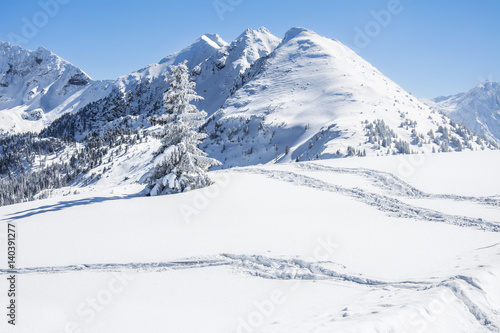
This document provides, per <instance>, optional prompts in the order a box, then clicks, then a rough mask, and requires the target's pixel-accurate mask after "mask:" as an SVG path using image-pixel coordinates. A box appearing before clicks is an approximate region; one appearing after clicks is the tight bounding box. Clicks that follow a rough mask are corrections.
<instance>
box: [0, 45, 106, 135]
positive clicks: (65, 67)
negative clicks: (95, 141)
mask: <svg viewBox="0 0 500 333" xmlns="http://www.w3.org/2000/svg"><path fill="white" fill-rule="evenodd" d="M109 91H110V82H105V81H93V80H92V79H91V78H90V77H89V76H88V75H87V74H85V73H84V72H83V71H82V70H80V69H79V68H78V67H75V66H73V65H72V64H70V63H69V62H67V61H65V60H63V59H61V58H59V57H58V56H56V55H55V54H53V53H52V52H50V51H49V50H47V49H45V48H43V47H39V48H38V49H37V50H36V51H29V50H26V49H23V48H21V47H20V46H17V45H11V44H10V43H8V42H5V43H4V42H1V41H0V134H1V133H2V132H3V133H4V134H5V133H17V132H26V131H40V130H41V129H42V128H44V127H45V126H47V125H48V124H50V123H51V122H52V121H53V120H55V119H56V118H58V117H59V116H61V115H62V114H64V113H67V112H73V111H77V110H78V109H80V108H81V107H83V106H85V105H86V104H88V103H89V102H92V101H95V100H98V99H100V98H102V97H104V96H105V95H107V94H109Z"/></svg>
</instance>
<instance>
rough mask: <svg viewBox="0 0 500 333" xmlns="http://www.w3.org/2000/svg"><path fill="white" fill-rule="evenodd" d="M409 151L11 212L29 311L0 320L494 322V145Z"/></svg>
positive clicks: (94, 326) (461, 332)
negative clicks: (164, 192)
mask: <svg viewBox="0 0 500 333" xmlns="http://www.w3.org/2000/svg"><path fill="white" fill-rule="evenodd" d="M135 153H137V151H134V154H135ZM415 156H416V155H409V156H408V155H407V156H404V155H400V156H383V157H366V158H351V159H333V160H329V161H316V162H304V163H293V164H278V165H271V166H256V167H247V168H235V169H232V170H223V171H217V172H212V173H211V174H210V176H211V177H212V178H213V179H214V180H215V184H214V185H212V186H211V187H209V188H206V189H202V190H196V191H192V192H188V193H182V194H178V195H170V196H163V197H137V196H133V195H129V194H130V193H134V189H133V188H130V186H132V185H129V187H128V188H127V189H124V188H123V187H116V186H115V184H112V183H107V184H104V183H103V184H101V185H96V186H94V187H89V188H87V189H80V190H82V191H85V190H88V192H84V193H81V194H79V195H77V196H66V197H64V196H60V197H56V198H52V199H48V200H43V201H38V202H31V203H25V204H18V205H12V206H8V207H2V208H0V219H1V221H2V222H3V223H4V226H3V228H1V229H0V237H1V236H5V235H4V233H5V232H6V226H5V224H6V223H13V224H15V226H16V227H15V228H16V230H17V233H18V235H19V245H18V253H17V258H18V261H17V268H18V269H19V274H18V275H17V279H18V280H17V281H18V284H17V288H18V292H19V293H18V296H17V297H18V298H17V301H18V303H17V304H18V305H19V307H18V323H17V326H16V327H15V330H14V329H12V327H10V326H9V325H8V324H7V323H6V320H3V321H1V322H0V331H2V332H19V333H24V332H26V333H28V332H29V333H31V332H39V333H45V332H67V331H71V330H73V331H74V332H76V331H78V330H81V331H84V332H93V333H100V332H123V333H127V332H183V333H189V332H193V333H194V332H207V333H210V332H228V333H229V332H236V333H249V332H269V333H278V332H280V333H283V332H287V333H292V332H339V333H340V332H343V333H351V332H352V333H354V332H356V333H372V332H380V333H382V332H383V333H385V332H407V333H448V332H453V333H484V332H498V331H499V327H500V315H499V314H500V298H499V297H500V289H499V286H500V246H499V243H500V237H499V235H500V234H499V233H498V232H495V231H494V230H497V231H498V227H499V226H500V202H499V195H500V193H499V189H500V178H499V177H497V173H498V172H497V166H498V164H499V163H500V152H499V151H480V152H464V153H460V154H429V155H419V157H420V158H419V159H418V162H417V160H416V159H415V158H414V157H415ZM408 165H410V166H412V167H413V170H412V172H408ZM401 166H405V168H404V169H401ZM139 169H140V168H139ZM114 170H115V172H116V176H117V178H118V176H119V173H120V172H121V176H122V177H124V176H132V177H134V176H135V175H139V174H140V171H141V170H138V169H135V170H128V169H126V168H123V169H121V170H120V171H119V168H118V167H117V168H115V169H114ZM402 170H404V172H401V171H402ZM450 170H452V172H450ZM108 185H112V186H111V187H108ZM135 186H136V187H137V185H135ZM70 190H71V192H73V191H74V190H75V188H72V189H69V188H67V189H65V192H69V191H70ZM136 190H137V189H136ZM3 239H4V238H0V241H3ZM6 259H7V258H6V257H5V256H4V257H3V258H2V259H1V260H0V269H1V270H0V275H1V276H2V278H1V279H0V289H1V290H8V285H7V279H6V278H5V274H6V271H5V269H6ZM0 302H1V303H2V304H7V302H8V300H7V294H6V293H1V294H0Z"/></svg>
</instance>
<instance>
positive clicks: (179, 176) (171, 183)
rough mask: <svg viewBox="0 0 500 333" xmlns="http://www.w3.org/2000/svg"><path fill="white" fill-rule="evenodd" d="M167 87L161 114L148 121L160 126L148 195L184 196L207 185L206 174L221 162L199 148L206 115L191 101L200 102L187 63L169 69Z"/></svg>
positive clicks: (208, 182)
mask: <svg viewBox="0 0 500 333" xmlns="http://www.w3.org/2000/svg"><path fill="white" fill-rule="evenodd" d="M167 82H168V83H169V84H170V87H169V88H168V89H167V90H166V91H165V93H164V94H163V113H162V114H159V115H156V116H153V117H151V119H150V120H151V122H152V123H153V124H154V125H161V126H163V127H162V129H161V130H160V132H159V133H158V134H157V136H158V137H159V138H160V139H161V147H160V148H159V149H158V151H156V153H155V157H154V160H153V161H154V164H155V167H154V170H153V173H152V175H151V178H150V185H149V189H150V191H149V195H151V196H156V195H161V194H171V193H179V192H185V191H189V190H193V189H197V188H202V187H206V186H208V185H210V184H211V183H212V182H211V180H210V178H209V177H208V176H207V174H206V172H207V171H208V169H209V168H210V167H211V166H214V165H220V162H219V161H217V160H215V159H213V158H209V157H207V154H206V153H205V152H203V151H202V150H201V149H199V148H198V145H199V144H200V143H201V142H202V141H203V140H204V139H205V137H206V134H204V133H200V132H199V128H200V126H201V125H203V123H204V120H205V117H206V116H207V113H206V112H205V111H200V110H198V109H197V108H196V106H194V105H193V104H191V101H196V100H201V99H202V97H201V96H198V95H197V94H196V92H195V91H194V88H195V83H194V82H192V81H190V79H189V72H188V68H187V66H186V63H185V62H183V63H181V64H179V65H177V66H172V67H171V73H170V74H169V75H168V76H167Z"/></svg>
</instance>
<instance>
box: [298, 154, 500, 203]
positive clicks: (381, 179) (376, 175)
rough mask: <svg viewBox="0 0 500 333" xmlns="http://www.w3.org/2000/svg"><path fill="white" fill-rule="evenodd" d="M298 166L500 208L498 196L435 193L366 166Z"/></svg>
mask: <svg viewBox="0 0 500 333" xmlns="http://www.w3.org/2000/svg"><path fill="white" fill-rule="evenodd" d="M296 167H297V168H299V169H302V170H307V171H321V172H332V173H341V174H353V175H361V176H364V177H365V178H367V179H368V180H370V181H371V182H372V183H373V184H374V185H375V186H378V187H381V188H383V189H384V190H386V191H387V192H388V193H390V194H392V195H397V196H403V197H408V198H413V199H448V200H455V201H471V202H474V203H479V204H482V205H487V206H494V207H499V208H500V198H498V197H473V196H463V195H455V194H433V193H426V192H423V191H421V190H419V189H417V188H416V187H414V186H412V185H410V184H408V183H407V182H405V181H403V180H402V179H400V178H398V177H396V176H395V175H393V174H392V173H389V172H383V171H377V170H372V169H364V168H340V167H330V166H325V165H320V164H316V163H308V164H303V163H297V166H296Z"/></svg>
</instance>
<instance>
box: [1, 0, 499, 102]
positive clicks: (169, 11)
mask: <svg viewBox="0 0 500 333" xmlns="http://www.w3.org/2000/svg"><path fill="white" fill-rule="evenodd" d="M54 1H59V2H60V3H64V4H60V5H59V8H57V10H54V9H55V8H54V7H53V6H48V7H47V6H45V9H44V8H43V7H44V6H42V5H41V3H45V4H50V3H53V2H54ZM397 1H398V0H380V1H379V0H366V1H361V0H358V1H356V0H323V1H320V0H309V1H299V0H274V1H273V0H182V1H180V0H179V1H170V0H156V1H154V0H137V1H130V0H120V1H115V0H41V1H38V0H36V1H35V0H22V1H21V0H2V1H1V3H0V40H3V41H9V40H12V38H16V37H21V38H22V39H20V41H21V45H22V46H24V47H26V48H28V49H36V48H37V47H38V46H39V45H43V46H45V47H46V48H48V49H49V50H51V51H52V52H54V53H56V54H57V55H59V56H61V57H63V58H64V59H66V60H68V61H70V62H71V63H73V64H75V65H77V66H79V67H80V68H82V69H83V70H84V71H85V72H87V73H88V74H89V75H90V76H91V77H92V78H94V79H114V78H116V77H118V76H120V75H124V74H127V73H129V72H131V71H133V70H136V69H139V68H141V67H144V66H145V65H148V64H150V63H153V62H157V61H159V60H160V59H161V58H163V57H164V56H166V55H168V54H170V53H173V52H175V51H178V50H180V49H182V48H183V47H185V46H187V45H189V44H190V43H192V42H193V41H194V40H196V39H197V38H198V37H199V36H201V35H202V34H204V33H207V32H210V33H218V34H219V35H220V36H221V37H222V38H223V39H225V40H226V41H228V42H230V41H232V40H233V39H234V38H236V37H237V36H238V35H239V34H240V33H241V32H243V31H244V30H245V29H246V28H248V27H251V28H255V29H256V28H258V27H260V26H265V27H267V28H268V29H269V30H270V31H271V32H272V33H274V34H275V35H277V36H279V37H283V35H284V33H285V32H286V31H287V30H288V29H289V28H291V27H293V26H303V27H306V28H309V29H312V30H314V31H316V32H317V33H319V34H321V35H323V36H326V37H330V38H335V39H338V40H340V41H341V42H343V43H344V44H346V45H348V46H350V47H352V48H353V49H355V51H357V52H358V53H359V54H360V55H361V56H362V57H364V58H365V59H367V60H368V61H370V62H371V63H372V64H373V65H374V66H375V67H377V68H378V69H380V70H381V71H382V72H383V73H384V74H386V75H387V76H388V77H389V78H391V79H392V80H394V81H395V82H397V83H398V84H400V85H401V86H402V87H403V88H405V89H406V90H408V91H410V92H412V93H413V94H414V95H416V96H419V97H435V96H438V95H448V94H454V93H458V92H462V91H466V90H468V89H470V88H472V87H473V86H475V85H477V84H478V83H480V82H481V81H482V80H485V79H490V80H494V81H500V0H476V1H464V0H442V1H441V0H399V3H400V5H399V6H397V9H398V10H393V12H397V13H393V14H391V18H390V20H388V24H385V23H386V21H387V20H386V21H383V22H382V23H383V24H380V23H375V22H376V21H375V18H374V17H373V15H372V11H375V12H380V11H382V10H388V9H390V8H392V7H391V3H392V4H393V3H394V2H397ZM216 6H218V8H219V9H218V10H216ZM47 8H48V9H47ZM52 11H53V12H54V13H52ZM46 12H48V13H49V14H54V15H48V14H46ZM26 22H28V23H26ZM34 23H36V24H38V26H39V27H36V26H35V28H36V29H37V30H38V31H36V32H33V31H30V30H29V29H27V28H26V25H29V24H34ZM23 28H24V33H23ZM367 28H368V31H369V32H370V34H371V35H372V37H370V36H368V37H369V41H368V42H366V38H365V39H364V40H362V39H361V37H359V36H358V35H359V33H357V31H359V30H361V31H363V30H365V29H367ZM357 29H359V30H357ZM370 29H372V30H370ZM26 32H27V33H26ZM356 38H357V39H356ZM360 41H361V42H360ZM357 46H361V47H357Z"/></svg>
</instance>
